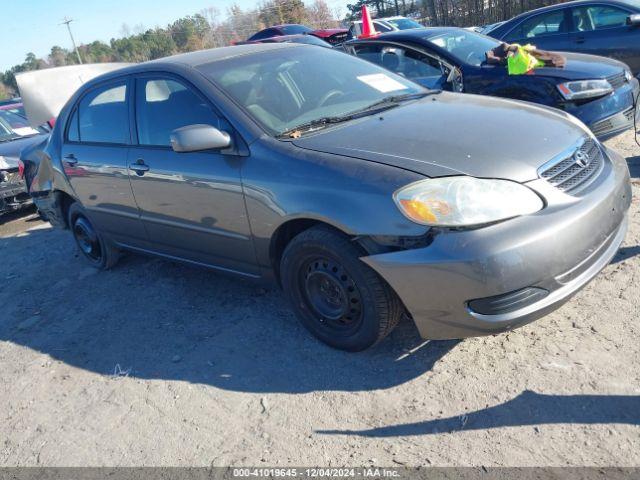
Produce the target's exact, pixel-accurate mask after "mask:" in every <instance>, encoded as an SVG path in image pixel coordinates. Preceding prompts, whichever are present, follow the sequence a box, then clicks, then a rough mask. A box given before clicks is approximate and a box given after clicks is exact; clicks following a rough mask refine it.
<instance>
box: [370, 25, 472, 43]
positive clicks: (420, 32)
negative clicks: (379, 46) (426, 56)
mask: <svg viewBox="0 0 640 480" xmlns="http://www.w3.org/2000/svg"><path fill="white" fill-rule="evenodd" d="M459 30H464V29H462V28H458V27H423V28H412V29H410V30H398V31H395V32H387V33H380V34H378V35H375V36H373V37H368V38H363V39H362V40H371V41H375V40H408V41H411V40H416V39H425V38H431V37H435V36H436V35H441V34H443V33H450V32H457V31H459Z"/></svg>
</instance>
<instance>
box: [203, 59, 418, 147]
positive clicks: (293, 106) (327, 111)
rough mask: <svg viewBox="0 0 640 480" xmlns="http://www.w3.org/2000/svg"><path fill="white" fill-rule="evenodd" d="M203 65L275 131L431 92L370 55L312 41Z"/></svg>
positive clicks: (205, 72) (240, 101) (266, 128)
mask: <svg viewBox="0 0 640 480" xmlns="http://www.w3.org/2000/svg"><path fill="white" fill-rule="evenodd" d="M327 65H331V68H327ZM198 69H199V70H200V71H202V72H203V73H204V74H205V75H207V76H208V77H209V78H211V79H212V80H213V81H214V82H215V83H216V84H217V85H219V86H220V87H221V88H222V89H223V90H224V91H226V93H227V94H228V95H229V96H231V97H232V98H233V99H234V100H235V101H236V102H237V103H238V104H239V105H241V106H242V107H243V108H244V109H245V110H246V111H247V112H248V113H249V114H250V115H251V116H252V117H253V118H254V119H255V120H256V121H258V123H260V124H261V125H262V126H263V127H264V128H265V130H267V131H268V132H269V133H271V134H272V135H280V134H282V133H284V132H287V131H289V130H291V129H293V128H295V127H297V126H299V125H303V124H305V123H308V122H313V121H315V120H318V119H321V118H325V117H338V116H344V115H348V114H350V113H352V112H356V111H358V110H362V109H365V108H367V107H368V106H370V105H373V104H374V103H377V102H380V101H381V100H383V99H386V98H388V97H390V96H396V95H404V94H415V93H420V92H427V90H425V89H424V88H422V87H420V86H419V85H417V84H415V83H413V82H410V81H408V80H406V79H404V78H403V77H400V76H398V75H395V74H394V73H391V72H389V71H388V70H384V69H382V68H380V67H378V66H376V65H374V64H372V63H369V62H367V61H365V60H360V59H358V58H356V57H353V56H351V55H347V54H345V53H342V52H339V51H335V50H330V49H328V48H317V47H312V46H298V47H292V48H282V49H275V50H270V51H263V52H260V53H258V54H253V55H243V56H239V57H234V58H230V59H228V60H224V61H218V62H213V63H210V64H205V65H201V66H200V67H198Z"/></svg>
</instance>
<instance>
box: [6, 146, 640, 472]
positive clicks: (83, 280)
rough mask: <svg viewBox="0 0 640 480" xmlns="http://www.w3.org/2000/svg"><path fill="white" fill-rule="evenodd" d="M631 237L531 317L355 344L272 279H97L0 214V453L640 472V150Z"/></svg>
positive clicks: (140, 265) (184, 274) (86, 459)
mask: <svg viewBox="0 0 640 480" xmlns="http://www.w3.org/2000/svg"><path fill="white" fill-rule="evenodd" d="M611 143H612V145H613V146H614V147H615V148H617V149H618V150H619V151H621V152H622V153H623V154H624V155H625V156H626V157H627V158H628V162H629V165H630V168H631V172H632V176H633V177H634V182H635V185H634V199H633V205H632V207H631V224H630V231H629V233H628V235H627V240H626V243H625V245H624V246H623V248H622V249H621V251H620V253H619V254H618V255H617V257H616V258H615V260H614V261H613V263H612V264H611V265H609V266H608V267H607V268H606V269H605V270H604V272H602V273H601V274H600V275H599V276H598V278H597V279H596V280H595V281H593V282H592V283H591V284H590V285H589V286H588V287H587V288H586V289H585V290H583V291H582V292H581V293H580V294H578V295H577V297H576V298H574V299H573V300H572V301H571V302H570V303H568V304H567V305H565V306H564V307H563V308H562V309H560V310H559V311H557V312H555V313H554V314H552V315H550V316H548V317H546V318H544V319H542V320H540V321H538V322H536V323H534V324H532V325H529V326H527V327H524V328H522V329H520V330H517V331H515V332H512V333H509V334H503V335H498V336H495V337H487V338H477V339H469V340H465V341H463V342H455V341H452V342H428V343H424V342H423V341H422V340H421V339H420V338H419V337H418V335H417V332H416V330H415V327H414V326H413V325H412V324H410V323H408V322H405V323H404V324H401V325H400V326H399V328H397V330H396V331H395V332H394V333H393V334H392V335H391V336H390V337H389V338H388V339H386V340H385V341H384V343H382V344H381V345H380V346H378V347H376V348H374V349H372V350H370V351H367V352H364V353H360V354H346V353H341V352H337V351H334V350H331V349H329V348H327V347H325V346H323V345H321V344H320V343H318V342H317V341H315V340H313V339H312V338H311V337H310V336H309V335H308V334H307V333H306V331H305V330H304V329H303V328H302V327H301V326H300V325H299V324H298V323H297V321H296V319H295V318H294V317H293V315H292V314H291V313H290V312H289V310H288V309H287V305H286V304H285V302H284V300H283V297H282V295H281V294H280V292H278V291H275V290H274V291H265V290H264V289H262V288H259V287H257V286H253V285H251V284H247V283H243V282H241V281H236V280H230V279H229V278H227V277H223V276H218V275H216V274H213V273H210V272H207V271H202V270H194V269H191V268H187V267H184V266H181V265H176V264H173V263H169V262H166V261H162V260H157V259H149V258H143V257H136V256H128V257H126V258H125V259H124V260H123V261H122V262H121V263H120V264H119V265H118V266H117V267H116V268H115V269H114V270H112V271H109V272H106V273H97V272H95V271H94V270H93V269H91V268H89V267H87V266H86V265H85V264H84V263H83V261H82V259H81V258H79V257H78V255H77V254H76V252H75V251H74V248H73V247H72V243H71V237H70V235H69V233H68V232H62V231H55V230H52V229H51V228H50V227H49V226H48V225H47V224H43V223H42V222H40V221H39V220H38V219H37V218H36V217H35V216H34V215H33V214H31V215H30V216H26V217H25V216H21V217H17V216H13V217H10V218H9V219H7V221H6V222H4V223H3V224H1V225H0V236H1V237H2V238H0V258H1V259H2V262H1V263H2V264H1V265H0V279H2V281H3V287H2V289H1V290H0V305H2V313H1V314H0V466H15V465H47V466H52V465H55V466H68V465H94V466H99V465H109V466H115V465H199V466H200V465H201V466H205V465H243V464H244V465H280V466H283V465H291V466H294V465H297V466H300V465H322V466H327V465H352V466H357V465H369V464H377V465H383V466H394V465H395V466H397V465H412V466H413V465H485V466H489V465H520V466H523V465H626V466H640V295H639V282H640V215H639V214H638V212H639V210H640V148H638V147H637V146H635V144H634V143H633V138H632V135H630V134H629V135H626V136H624V137H622V138H619V139H616V140H614V141H613V142H611Z"/></svg>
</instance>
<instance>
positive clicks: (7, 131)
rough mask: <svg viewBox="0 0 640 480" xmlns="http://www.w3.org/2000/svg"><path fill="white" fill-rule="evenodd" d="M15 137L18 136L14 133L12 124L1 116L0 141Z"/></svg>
mask: <svg viewBox="0 0 640 480" xmlns="http://www.w3.org/2000/svg"><path fill="white" fill-rule="evenodd" d="M14 138H16V134H15V133H13V130H12V129H11V125H9V124H8V123H7V122H5V121H4V120H2V117H0V142H6V141H8V140H13V139H14Z"/></svg>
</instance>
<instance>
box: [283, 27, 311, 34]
mask: <svg viewBox="0 0 640 480" xmlns="http://www.w3.org/2000/svg"><path fill="white" fill-rule="evenodd" d="M282 31H283V32H284V34H285V35H296V34H298V33H309V32H312V31H313V30H311V29H310V28H309V27H305V26H304V25H285V26H284V27H282Z"/></svg>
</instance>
